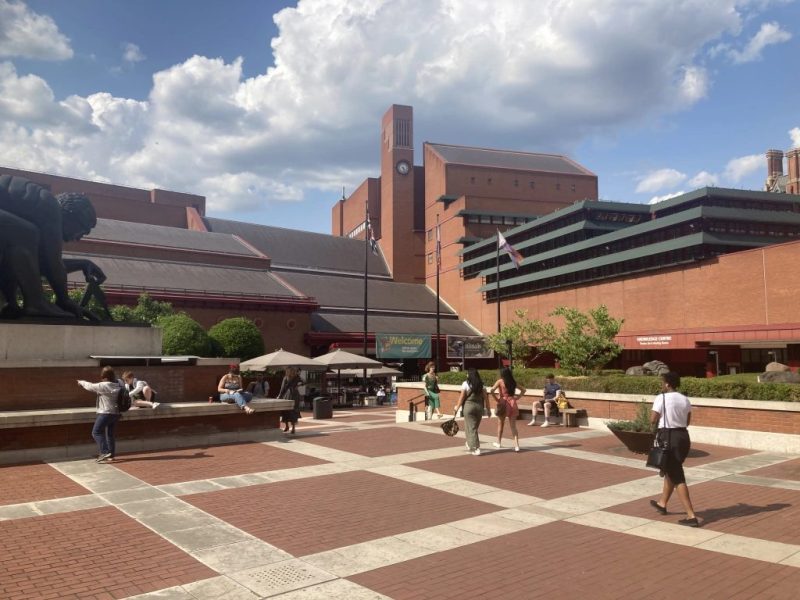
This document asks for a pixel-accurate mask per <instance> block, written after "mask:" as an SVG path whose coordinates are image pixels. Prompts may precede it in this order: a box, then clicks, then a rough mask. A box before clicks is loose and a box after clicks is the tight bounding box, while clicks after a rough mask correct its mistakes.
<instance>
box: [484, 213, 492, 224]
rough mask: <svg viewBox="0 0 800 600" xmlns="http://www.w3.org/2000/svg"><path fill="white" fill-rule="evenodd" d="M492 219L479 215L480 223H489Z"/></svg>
mask: <svg viewBox="0 0 800 600" xmlns="http://www.w3.org/2000/svg"><path fill="white" fill-rule="evenodd" d="M491 222H492V217H491V216H489V215H481V223H491Z"/></svg>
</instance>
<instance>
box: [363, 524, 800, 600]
mask: <svg viewBox="0 0 800 600" xmlns="http://www.w3.org/2000/svg"><path fill="white" fill-rule="evenodd" d="M732 572H734V573H737V575H738V576H737V577H735V578H732V577H730V573H732ZM349 579H351V580H352V581H354V582H355V583H358V584H360V585H363V586H365V587H368V588H369V589H372V590H375V591H377V592H380V593H381V594H384V595H386V596H389V597H390V598H394V599H396V600H422V599H423V598H503V599H504V600H513V599H517V598H519V599H520V600H525V599H532V598H543V599H544V598H547V599H551V598H558V599H565V600H572V599H575V600H586V599H587V598H591V599H592V600H604V599H609V600H611V599H614V600H618V599H620V598H681V597H684V598H719V599H730V598H759V597H760V598H793V597H796V593H797V590H798V589H800V570H798V569H796V568H792V567H786V566H779V565H765V564H762V563H759V562H758V561H754V560H748V559H744V558H737V557H730V556H722V555H719V554H715V553H712V552H706V551H703V550H695V549H693V548H683V547H679V546H674V545H672V544H667V543H664V542H659V541H656V540H649V539H644V538H633V539H631V537H630V536H625V535H623V534H620V533H614V532H607V531H602V530H598V529H594V528H587V527H582V526H580V525H573V524H571V523H563V522H560V523H551V524H548V525H542V526H540V527H536V528H534V529H531V530H527V531H521V532H518V533H512V534H509V535H506V536H503V537H502V538H495V539H492V540H488V541H484V542H479V543H476V544H471V545H468V546H464V547H461V548H457V549H454V550H449V551H446V552H441V553H439V554H437V555H436V559H435V560H431V559H430V557H424V558H418V559H415V560H411V561H408V562H405V563H402V564H397V565H392V566H389V567H385V568H382V569H376V570H373V571H370V572H367V573H363V574H360V575H354V576H352V577H350V578H349ZM743 591H746V594H743Z"/></svg>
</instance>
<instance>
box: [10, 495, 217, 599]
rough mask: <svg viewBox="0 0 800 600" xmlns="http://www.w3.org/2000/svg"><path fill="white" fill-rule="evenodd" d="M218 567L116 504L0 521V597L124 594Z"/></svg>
mask: <svg viewBox="0 0 800 600" xmlns="http://www.w3.org/2000/svg"><path fill="white" fill-rule="evenodd" d="M214 576H216V573H215V572H214V571H212V570H211V569H209V568H208V567H206V566H205V565H203V564H201V563H199V562H197V561H196V560H194V559H193V558H192V557H190V556H189V555H188V554H185V553H184V552H182V551H181V550H179V549H178V548H177V547H175V546H173V545H172V544H170V543H169V542H167V541H166V540H164V539H162V538H161V537H159V536H158V535H156V534H155V533H153V532H152V531H150V530H149V529H147V528H146V527H144V526H143V525H140V524H138V523H137V522H136V521H134V520H133V519H130V518H128V517H127V516H125V515H124V514H122V513H121V512H119V511H118V510H117V509H116V508H113V507H108V508H98V509H92V510H82V511H77V512H71V513H60V514H54V515H46V516H41V517H31V518H27V519H14V520H9V521H0V598H3V599H5V600H21V599H23V598H26V599H27V598H31V599H33V598H36V599H37V600H38V599H44V598H58V599H59V600H60V599H66V598H123V597H126V596H132V595H136V594H142V593H145V592H152V591H155V590H160V589H163V588H166V587H171V586H175V585H182V584H185V583H190V582H192V581H197V580H199V579H206V578H208V577H214Z"/></svg>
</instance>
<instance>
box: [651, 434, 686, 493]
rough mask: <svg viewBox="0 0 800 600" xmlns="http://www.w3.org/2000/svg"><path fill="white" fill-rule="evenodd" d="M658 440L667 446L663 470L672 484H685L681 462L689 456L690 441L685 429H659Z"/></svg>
mask: <svg viewBox="0 0 800 600" xmlns="http://www.w3.org/2000/svg"><path fill="white" fill-rule="evenodd" d="M658 435H659V439H661V440H662V441H666V442H667V443H668V444H669V458H668V460H667V468H666V469H664V471H665V472H666V474H667V476H668V477H669V478H670V480H671V481H672V483H674V484H675V485H678V484H679V483H686V475H685V474H684V473H683V461H685V460H686V457H687V456H689V450H690V449H691V446H692V444H691V441H690V440H689V432H688V431H687V430H686V428H681V429H659V430H658Z"/></svg>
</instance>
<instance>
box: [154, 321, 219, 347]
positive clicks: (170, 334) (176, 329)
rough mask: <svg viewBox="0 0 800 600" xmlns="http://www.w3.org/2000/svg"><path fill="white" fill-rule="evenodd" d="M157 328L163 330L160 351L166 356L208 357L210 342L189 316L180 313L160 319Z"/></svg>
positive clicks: (203, 331)
mask: <svg viewBox="0 0 800 600" xmlns="http://www.w3.org/2000/svg"><path fill="white" fill-rule="evenodd" d="M157 326H158V327H160V328H161V329H162V330H163V337H162V342H161V350H162V352H163V353H164V354H166V355H171V356H182V355H194V356H210V355H211V342H210V340H209V338H208V334H207V333H206V332H205V329H203V327H202V326H201V325H200V323H198V322H197V321H195V320H194V319H192V318H191V317H190V316H189V315H187V314H184V313H181V314H178V315H170V316H167V317H162V318H161V319H159V320H158V323H157Z"/></svg>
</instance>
